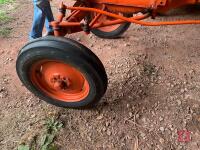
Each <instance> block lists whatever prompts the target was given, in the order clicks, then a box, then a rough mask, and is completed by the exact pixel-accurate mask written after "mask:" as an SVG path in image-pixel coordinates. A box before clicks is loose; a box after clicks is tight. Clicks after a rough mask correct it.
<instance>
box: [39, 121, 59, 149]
mask: <svg viewBox="0 0 200 150" xmlns="http://www.w3.org/2000/svg"><path fill="white" fill-rule="evenodd" d="M62 127H63V124H62V123H60V122H58V121H56V120H55V119H53V118H52V119H49V120H48V121H47V123H46V133H45V134H44V136H43V137H42V140H41V150H57V148H56V146H55V145H54V144H53V141H54V139H55V136H56V134H57V132H58V131H59V130H60V129H61V128H62Z"/></svg>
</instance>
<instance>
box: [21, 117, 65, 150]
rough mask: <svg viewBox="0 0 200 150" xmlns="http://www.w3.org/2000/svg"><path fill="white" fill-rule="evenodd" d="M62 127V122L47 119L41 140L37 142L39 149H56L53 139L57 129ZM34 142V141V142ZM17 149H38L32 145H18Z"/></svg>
mask: <svg viewBox="0 0 200 150" xmlns="http://www.w3.org/2000/svg"><path fill="white" fill-rule="evenodd" d="M62 127H63V124H62V123H61V122H59V121H57V120H55V119H54V118H51V119H48V120H47V121H46V123H45V132H44V133H43V135H42V137H41V140H40V141H39V143H38V146H36V145H35V146H36V147H40V148H39V150H58V148H57V147H56V145H55V144H54V140H55V137H56V134H57V133H58V131H59V130H60V129H61V128H62ZM35 144H36V143H35ZM18 150H38V148H37V149H36V148H34V145H31V146H30V147H29V146H27V145H20V146H19V147H18Z"/></svg>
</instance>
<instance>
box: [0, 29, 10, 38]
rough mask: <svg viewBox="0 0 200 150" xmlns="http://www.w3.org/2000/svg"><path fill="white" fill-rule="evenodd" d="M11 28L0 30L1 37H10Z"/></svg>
mask: <svg viewBox="0 0 200 150" xmlns="http://www.w3.org/2000/svg"><path fill="white" fill-rule="evenodd" d="M11 30H12V29H11V28H8V27H5V28H0V37H3V38H6V37H8V36H9V34H10V33H11Z"/></svg>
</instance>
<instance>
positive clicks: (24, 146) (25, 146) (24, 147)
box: [17, 145, 30, 150]
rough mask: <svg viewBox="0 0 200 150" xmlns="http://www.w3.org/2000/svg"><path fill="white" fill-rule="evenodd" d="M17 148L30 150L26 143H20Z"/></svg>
mask: <svg viewBox="0 0 200 150" xmlns="http://www.w3.org/2000/svg"><path fill="white" fill-rule="evenodd" d="M17 150H30V148H29V147H28V146H27V145H20V146H19V147H18V149H17Z"/></svg>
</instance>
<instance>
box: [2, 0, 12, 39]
mask: <svg viewBox="0 0 200 150" xmlns="http://www.w3.org/2000/svg"><path fill="white" fill-rule="evenodd" d="M13 2H14V0H0V37H3V38H6V37H8V36H9V34H10V33H11V28H9V27H7V25H6V24H7V23H9V22H10V21H11V20H12V18H11V17H10V16H9V14H8V12H9V10H8V9H7V7H6V6H7V5H10V4H12V3H13Z"/></svg>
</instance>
